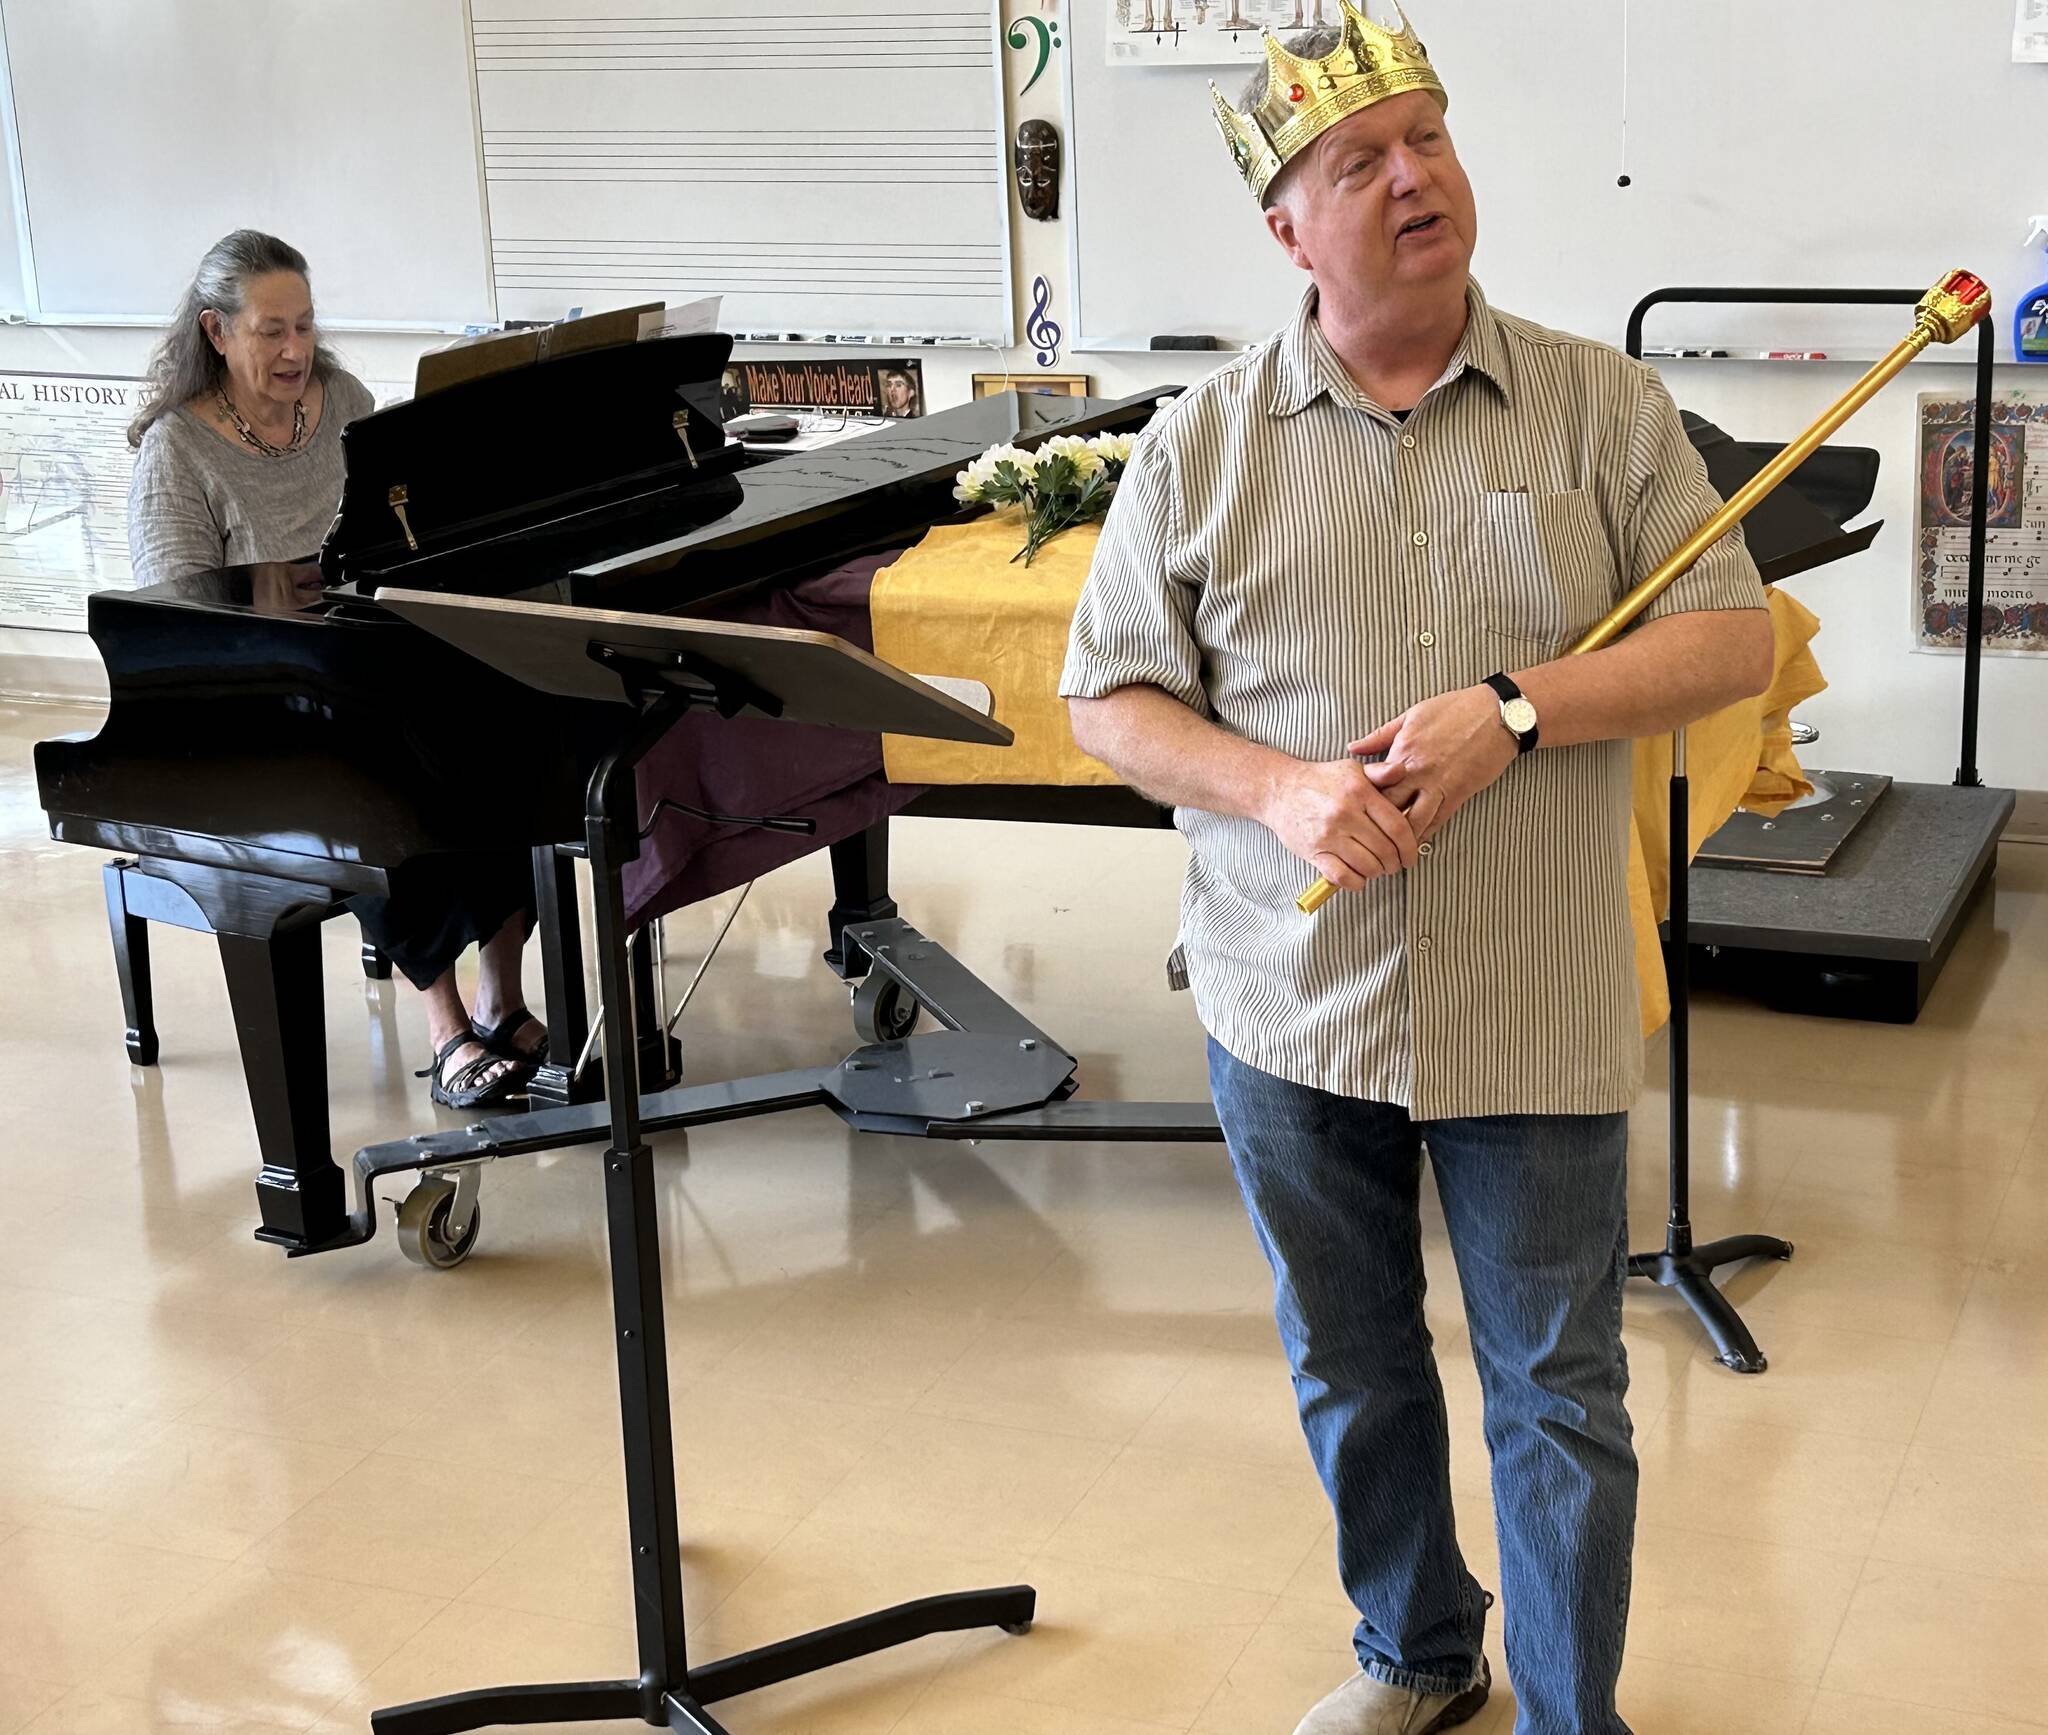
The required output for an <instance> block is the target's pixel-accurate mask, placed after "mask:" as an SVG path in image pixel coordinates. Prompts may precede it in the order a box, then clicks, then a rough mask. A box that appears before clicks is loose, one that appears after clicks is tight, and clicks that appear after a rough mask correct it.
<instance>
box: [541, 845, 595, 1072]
mask: <svg viewBox="0 0 2048 1735" xmlns="http://www.w3.org/2000/svg"><path fill="white" fill-rule="evenodd" d="M533 898H534V911H535V926H536V928H537V929H538V930H539V933H540V971H541V993H542V995H543V997H544V998H545V1000H546V1003H547V1013H548V1062H547V1064H546V1065H545V1066H543V1067H542V1068H541V1069H540V1071H538V1072H537V1073H535V1074H534V1076H533V1081H532V1082H531V1083H530V1084H528V1085H527V1087H526V1094H527V1097H528V1099H529V1100H530V1101H532V1102H533V1103H534V1104H535V1106H537V1107H541V1108H563V1107H566V1106H567V1105H568V1104H570V1103H576V1102H595V1101H596V1100H597V1099H598V1098H599V1097H600V1096H602V1095H603V1094H604V1086H603V1084H602V1082H601V1081H600V1080H599V1078H598V1076H597V1073H596V1070H595V1069H594V1068H593V1069H592V1071H591V1072H590V1073H589V1074H588V1075H586V1077H585V1078H584V1081H583V1082H582V1083H581V1084H578V1083H577V1082H576V1078H575V1071H576V1061H577V1058H578V1057H579V1056H580V1055H581V1054H582V1053H583V1045H584V1043H585V1042H586V1041H587V1040H588V1038H589V1036H590V1002H589V999H588V998H587V996H586V995H585V993H584V989H583V923H582V917H581V914H580V912H579V910H578V908H577V902H576V859H575V857H573V856H571V855H568V854H565V853H564V852H563V851H561V850H558V849H556V848H555V847H554V846H553V845H552V844H543V845H541V846H540V847H539V848H537V849H536V850H535V851H534V852H533Z"/></svg>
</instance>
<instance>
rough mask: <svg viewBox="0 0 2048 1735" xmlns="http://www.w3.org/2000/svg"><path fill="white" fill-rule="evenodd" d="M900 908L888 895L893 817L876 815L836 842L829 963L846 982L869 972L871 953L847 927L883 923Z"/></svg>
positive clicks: (833, 864) (833, 857)
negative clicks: (849, 936)
mask: <svg viewBox="0 0 2048 1735" xmlns="http://www.w3.org/2000/svg"><path fill="white" fill-rule="evenodd" d="M896 913H897V912H896V900H895V899H894V898H892V897H891V896H890V895H889V822H888V821H887V820H886V819H883V820H877V821H876V822H875V823H874V824H873V825H871V826H869V827H868V828H867V830H866V831H859V832H855V833H854V834H853V836H851V837H846V838H841V839H840V840H839V842H837V843H835V844H834V845H833V846H832V913H831V914H830V915H829V916H827V917H826V918H825V922H826V926H827V928H828V929H829V931H830V933H831V936H832V945H831V949H830V950H829V951H827V952H826V954H825V962H826V963H828V964H830V965H831V966H832V968H833V969H835V970H837V971H838V972H839V975H840V979H841V980H842V981H847V982H851V981H853V980H854V979H855V978H856V977H860V976H865V975H866V974H867V973H868V955H867V953H865V952H863V951H862V950H861V949H860V946H859V944H858V943H857V942H850V941H849V940H848V939H847V938H846V930H847V928H848V927H849V926H852V925H854V924H857V923H860V922H885V921H887V920H888V919H889V918H890V917H891V916H893V915H895V914H896Z"/></svg>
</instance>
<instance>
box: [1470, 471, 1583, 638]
mask: <svg viewBox="0 0 2048 1735" xmlns="http://www.w3.org/2000/svg"><path fill="white" fill-rule="evenodd" d="M1476 554H1477V557H1478V560H1477V564H1478V569H1479V570H1478V572H1477V573H1476V574H1475V581H1476V583H1477V586H1478V590H1479V615H1480V619H1481V622H1482V624H1483V625H1484V626H1485V628H1486V630H1487V632H1488V633H1489V634H1491V635H1493V636H1494V637H1495V638H1499V639H1507V640H1512V641H1514V642H1516V643H1518V644H1523V645H1527V646H1530V647H1533V648H1535V649H1537V650H1540V651H1542V652H1544V653H1545V655H1546V657H1556V656H1561V655H1563V653H1564V652H1565V651H1567V650H1569V649H1570V648H1571V646H1572V645H1573V644H1574V643H1576V642H1577V640H1578V639H1579V638H1580V637H1581V636H1583V635H1584V633H1585V632H1586V631H1587V629H1588V628H1590V627H1591V626H1592V625H1593V624H1594V623H1595V622H1596V621H1598V620H1599V619H1600V617H1601V616H1602V615H1604V614H1605V613H1606V612H1607V611H1608V609H1610V608H1611V607H1613V606H1614V600H1615V563H1614V550H1613V547H1612V546H1611V544H1610V543H1609V542H1608V540H1607V529H1606V526H1605V525H1604V524H1603V523H1602V522H1601V518H1600V512H1599V509H1598V507H1597V506H1596V505H1595V504H1594V502H1593V497H1592V495H1591V494H1590V493H1588V492H1587V491H1586V490H1585V489H1584V488H1570V489H1566V490H1564V491H1563V492H1561V493H1555V494H1541V493H1530V492H1526V491H1517V492H1515V493H1498V494H1487V495H1485V496H1484V497H1483V504H1482V509H1481V515H1480V522H1479V537H1478V546H1477V549H1476Z"/></svg>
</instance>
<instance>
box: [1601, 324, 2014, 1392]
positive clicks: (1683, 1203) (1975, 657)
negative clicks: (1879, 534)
mask: <svg viewBox="0 0 2048 1735" xmlns="http://www.w3.org/2000/svg"><path fill="white" fill-rule="evenodd" d="M1921 294H1922V292H1921V291H1920V290H1917V289H1713V288H1685V289H1659V290H1656V291H1653V292H1652V293H1651V294H1649V295H1646V296H1644V297H1643V299H1642V300H1641V301H1639V302H1637V303H1636V306H1635V310H1634V311H1633V312H1632V313H1631V314H1630V315H1629V320H1628V353H1629V354H1630V355H1632V356H1634V357H1636V358H1637V359H1638V360H1640V359H1641V357H1642V353H1643V321H1644V319H1645V317H1646V316H1647V315H1648V314H1649V312H1650V310H1651V309H1652V308H1654V307H1659V306H1663V305H1665V304H1667V303H1672V302H1702V303H1713V304H1719V305H1731V304H1754V303H1762V304H1767V305H1768V304H1777V305H1784V306H1807V307H1824V306H1853V307H1892V306H1897V307H1914V306H1917V305H1918V304H1919V301H1920V297H1921ZM1995 345H1996V334H1995V332H1994V329H1993V327H1992V324H1991V321H1990V320H1988V319H1987V320H1985V321H1983V322H1982V323H1981V324H1980V325H1979V326H1978V328H1977V446H1976V473H1975V476H1974V478H1973V487H1972V493H1971V519H1970V628H1969V636H1968V638H1967V639H1966V640H1965V642H1964V657H1963V736H1962V763H1961V765H1960V766H1959V767H1958V769H1957V771H1956V782H1957V783H1958V784H1963V785H1969V786H1974V785H1976V784H1978V783H1980V782H1981V781H1982V779H1981V778H1980V777H1979V776H1978V774H1977V690H1978V683H1979V680H1980V676H1981V671H1982V651H1983V646H1982V642H1981V635H1982V632H1983V618H1982V617H1983V607H1984V533H1985V513H1986V507H1987V501H1988V493H1989V475H1990V466H1989V465H1988V464H1986V463H1985V462H1984V454H1985V453H1986V452H1987V451H1989V449H1990V444H1991V390H1992V372H1991V367H1992V360H1993V357H1994V355H1995V354H1996V349H1995ZM1670 821H1671V863H1670V867H1671V894H1670V901H1671V912H1670V917H1669V920H1668V922H1667V924H1666V939H1665V942H1664V970H1665V977H1666V980H1667V981H1668V982H1669V983H1670V991H1671V1021H1670V1026H1669V1031H1670V1043H1671V1049H1670V1093H1671V1176H1670V1193H1671V1210H1670V1215H1669V1217H1668V1218H1667V1220H1666V1222H1665V1227H1664V1246H1663V1248H1662V1250H1661V1251H1659V1252H1656V1253H1634V1254H1631V1255H1630V1256H1629V1262H1628V1269H1629V1275H1630V1276H1632V1277H1646V1278H1648V1279H1650V1281H1651V1282H1653V1283H1659V1284H1662V1285H1663V1286H1664V1287H1666V1288H1667V1289H1675V1290H1677V1291H1678V1293H1679V1294H1680V1295H1682V1296H1683V1297H1684V1298H1685V1300H1686V1303H1687V1305H1688V1306H1690V1307H1691V1308H1692V1310H1693V1312H1694V1313H1695V1314H1696V1315H1698V1317H1699V1321H1700V1323H1701V1324H1702V1325H1704V1326H1705V1327H1706V1328H1707V1335H1708V1336H1709V1337H1711V1338H1712V1339H1713V1340H1714V1351H1715V1359H1716V1360H1718V1361H1719V1362H1720V1363H1721V1365H1722V1366H1723V1367H1728V1368H1733V1369H1734V1370H1735V1371H1736V1372H1737V1373H1744V1374H1760V1373H1762V1372H1763V1371H1764V1370H1765V1369H1766V1368H1767V1367H1768V1366H1769V1365H1770V1363H1769V1360H1768V1359H1767V1358H1766V1357H1765V1355H1764V1353H1763V1351H1762V1350H1760V1349H1758V1348H1757V1345H1756V1339H1755V1338H1753V1337H1751V1336H1750V1334H1749V1328H1748V1327H1747V1326H1745V1325H1744V1324H1743V1323H1742V1317H1741V1315H1740V1314H1738V1313H1737V1312H1736V1311H1735V1307H1734V1304H1733V1303H1731V1302H1730V1301H1729V1300H1728V1298H1727V1297H1726V1296H1725V1295H1723V1294H1722V1293H1721V1291H1720V1290H1719V1289H1718V1288H1716V1287H1715V1285H1714V1276H1713V1274H1714V1272H1715V1271H1716V1269H1718V1268H1719V1267H1720V1266H1723V1265H1733V1264H1736V1263H1738V1262H1739V1261H1741V1260H1744V1259H1759V1258H1767V1259H1790V1258H1791V1257H1792V1243H1791V1242H1789V1241H1780V1240H1777V1239H1776V1238H1774V1237H1772V1236H1769V1235H1731V1236H1728V1237H1726V1238H1725V1239H1723V1240H1720V1241H1710V1242H1708V1243H1707V1244H1706V1245H1705V1246H1703V1247H1701V1246H1695V1245H1694V1244H1693V1229H1692V1198H1691V1195H1692V1158H1691V1125H1690V1109H1691V1053H1690V1049H1691V1028H1692V1005H1691V997H1690V987H1691V955H1692V954H1691V945H1692V939H1691V935H1690V933H1689V932H1688V929H1687V917H1688V911H1689V905H1690V902H1691V897H1690V892H1691V874H1692V847H1691V846H1692V798H1691V786H1690V784H1689V782H1688V780H1687V778H1686V773H1685V733H1684V731H1683V730H1680V731H1679V733H1678V734H1677V735H1676V736H1675V737H1674V738H1673V741H1672V757H1671V809H1670Z"/></svg>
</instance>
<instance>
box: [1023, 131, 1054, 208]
mask: <svg viewBox="0 0 2048 1735" xmlns="http://www.w3.org/2000/svg"><path fill="white" fill-rule="evenodd" d="M1016 154H1017V196H1018V197H1019V198H1020V199H1022V200H1023V201H1024V215H1025V216H1027V217H1030V218H1033V219H1035V220H1036V221H1038V222H1040V223H1049V222H1051V221H1052V219H1053V218H1055V217H1057V216H1058V215H1059V214H1060V135H1059V129H1058V128H1056V127H1055V126H1054V125H1053V124H1052V122H1051V121H1049V120H1028V121H1025V122H1024V123H1023V125H1021V126H1020V127H1018V129H1017V153H1016Z"/></svg>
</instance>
